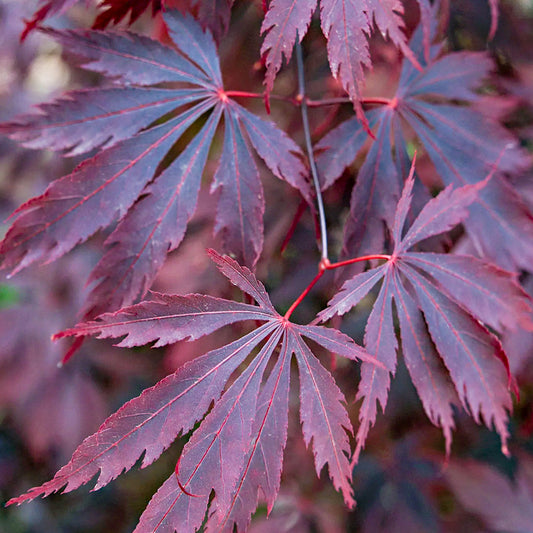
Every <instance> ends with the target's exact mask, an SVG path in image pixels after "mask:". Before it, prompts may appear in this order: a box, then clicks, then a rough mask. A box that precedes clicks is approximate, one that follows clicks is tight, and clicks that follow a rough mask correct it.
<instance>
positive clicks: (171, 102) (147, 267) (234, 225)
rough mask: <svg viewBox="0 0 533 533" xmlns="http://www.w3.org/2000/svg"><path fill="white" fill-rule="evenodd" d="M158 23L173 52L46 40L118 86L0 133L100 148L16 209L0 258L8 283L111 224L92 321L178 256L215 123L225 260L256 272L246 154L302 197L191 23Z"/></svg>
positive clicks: (254, 203)
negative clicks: (229, 256) (230, 93)
mask: <svg viewBox="0 0 533 533" xmlns="http://www.w3.org/2000/svg"><path fill="white" fill-rule="evenodd" d="M165 20H166V23H167V26H168V29H169V34H170V36H171V38H172V40H173V42H174V44H175V46H176V48H169V47H166V46H164V45H162V44H161V43H159V42H157V41H153V40H151V39H148V38H146V37H141V36H138V35H135V34H130V33H108V32H98V31H90V32H80V31H70V32H58V31H53V30H47V31H48V33H49V34H50V35H52V36H53V37H54V38H56V39H57V40H58V41H59V42H60V43H61V44H62V45H63V46H64V47H65V48H66V49H68V50H69V51H70V52H71V53H72V54H73V55H75V56H77V57H78V58H80V60H81V62H82V64H83V66H84V68H86V69H90V70H94V71H96V72H100V73H103V74H105V75H107V76H110V77H112V78H114V80H115V82H116V83H115V86H112V87H110V88H108V89H98V90H89V91H74V92H72V93H68V94H67V95H65V96H64V97H63V98H61V99H60V100H58V101H56V102H54V103H51V104H44V105H43V106H41V109H40V111H41V113H40V114H38V115H29V116H26V117H22V118H20V119H19V120H17V121H15V122H14V123H12V124H8V125H4V126H3V131H4V132H7V133H8V134H9V135H10V136H11V137H12V138H15V139H17V140H19V141H21V142H22V143H23V144H25V145H26V146H29V147H34V148H43V147H48V148H51V149H54V150H62V151H65V152H66V153H67V154H69V155H75V154H81V153H85V152H87V151H89V150H92V149H94V148H100V151H99V152H98V153H97V154H96V155H95V156H94V157H92V158H90V159H88V160H86V161H85V162H84V163H82V164H81V165H79V166H78V167H77V168H76V169H75V170H74V172H73V173H72V174H70V175H68V176H65V177H63V178H61V179H60V180H58V181H56V182H54V183H52V184H51V185H50V187H49V188H48V189H47V190H46V192H45V193H44V194H43V195H42V196H39V197H37V198H33V199H32V200H30V201H29V202H27V203H26V204H24V205H23V206H22V207H20V208H19V209H18V210H17V212H16V219H15V222H14V223H13V225H12V226H11V228H10V230H9V231H8V233H7V235H6V238H5V239H4V241H3V243H2V245H1V247H0V254H1V260H2V263H1V266H2V267H3V268H8V269H11V270H12V271H13V272H17V271H19V270H20V269H22V268H24V267H26V266H27V265H29V264H31V263H33V262H47V261H51V260H54V259H56V258H57V257H59V256H60V255H62V254H64V253H66V252H67V251H69V250H70V249H72V248H73V247H74V246H76V245H77V244H78V243H80V242H82V241H84V240H86V239H87V238H88V237H90V236H91V235H93V234H94V233H95V232H96V231H98V230H99V229H101V228H104V227H106V226H108V225H110V224H111V223H113V222H114V221H116V220H117V219H119V220H120V223H119V225H118V227H117V228H116V230H115V231H114V232H113V233H112V235H111V236H110V237H109V239H108V241H107V252H106V254H105V255H104V257H103V258H102V260H101V261H100V262H99V264H98V265H97V267H96V268H95V270H94V272H93V273H92V275H91V279H92V280H94V281H97V282H98V283H97V285H96V287H95V289H94V291H93V293H92V294H91V296H90V298H89V301H88V303H87V306H86V312H88V313H89V315H91V316H96V315H97V314H100V313H102V312H104V311H107V310H111V309H118V308H120V307H122V306H123V305H126V304H129V303H131V302H132V301H133V300H134V299H135V298H136V297H137V296H138V295H139V294H140V293H144V292H146V290H147V289H148V288H149V286H150V284H151V283H152V280H153V279H154V277H155V275H156V274H157V272H158V270H159V268H160V267H161V265H162V263H163V261H164V259H165V256H166V254H167V252H168V251H169V250H173V249H175V248H176V247H177V246H179V244H180V242H181V241H182V239H183V237H184V234H185V232H186V228H187V223H188V221H189V220H190V218H191V216H192V215H193V213H194V211H195V208H196V203H197V198H198V192H199V189H200V185H201V177H202V174H203V172H204V168H205V166H206V161H207V158H208V154H209V149H210V146H211V143H212V140H213V136H214V135H215V132H216V130H217V127H218V125H219V123H220V122H221V118H222V117H224V123H225V135H224V145H223V151H222V156H221V160H220V163H219V166H218V170H217V171H216V173H215V181H214V185H213V189H216V190H217V193H218V194H219V209H218V211H217V216H216V230H217V231H220V232H221V234H222V239H223V241H224V243H225V246H226V250H228V251H229V252H231V253H233V254H234V255H235V257H236V258H237V259H238V260H240V261H241V262H242V263H244V264H247V265H249V266H253V265H254V264H255V262H256V261H257V258H258V257H259V254H260V253H261V249H262V243H263V229H262V215H263V211H264V197H263V190H262V186H261V182H260V179H259V173H258V170H257V168H256V164H255V161H254V157H253V154H252V151H251V148H250V146H249V144H250V143H251V144H252V145H253V146H254V148H255V150H256V152H257V153H258V154H259V156H260V157H262V158H263V159H264V161H265V163H266V165H267V166H268V167H269V168H270V169H271V170H272V172H273V173H274V174H275V175H276V176H277V177H279V178H280V179H285V180H287V181H288V182H289V183H290V184H291V185H293V186H294V187H296V188H298V189H299V190H300V191H301V192H302V194H304V195H305V196H306V197H309V189H308V185H307V182H306V180H305V168H304V166H303V163H302V161H301V160H300V158H299V156H298V153H299V149H298V147H297V146H296V144H295V143H294V142H293V141H291V140H290V139H289V138H288V137H287V136H286V135H285V134H284V133H283V132H282V131H280V130H279V129H278V128H277V127H276V126H275V125H274V124H272V123H269V122H266V121H264V120H263V119H261V118H259V117H257V116H254V115H253V114H251V113H249V112H248V111H246V110H245V109H244V108H242V107H241V106H239V105H238V104H236V103H235V102H233V101H231V100H229V99H228V98H227V96H226V95H225V94H224V92H223V86H222V76H221V73H220V66H219V61H218V57H217V51H216V47H215V44H214V41H213V39H212V37H211V35H210V34H209V33H208V32H204V31H203V30H202V29H201V27H200V26H199V24H198V23H197V22H195V21H194V20H193V19H192V18H191V17H190V16H182V15H180V14H178V13H177V12H172V11H167V12H166V13H165ZM117 85H120V87H118V86H117ZM200 120H201V121H204V124H203V126H202V127H201V128H200V129H199V131H198V132H197V133H196V135H194V136H193V138H192V140H191V141H190V142H189V143H188V144H187V145H186V146H185V148H184V149H183V150H182V151H181V153H179V154H177V153H176V149H175V144H176V142H177V141H178V140H180V139H182V138H183V135H184V134H185V133H186V132H188V131H190V129H191V128H192V127H196V126H195V125H196V124H197V123H198V121H200ZM247 137H248V139H247ZM163 160H164V161H165V163H164V166H162V162H163Z"/></svg>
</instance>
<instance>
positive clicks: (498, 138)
mask: <svg viewBox="0 0 533 533" xmlns="http://www.w3.org/2000/svg"><path fill="white" fill-rule="evenodd" d="M434 24H435V22H434ZM423 41H424V39H423V35H422V28H418V30H417V31H416V32H415V34H414V36H413V38H412V41H411V43H410V44H411V48H412V50H413V51H414V52H415V53H416V55H417V58H418V60H419V63H420V64H422V65H423V66H424V70H423V71H422V72H419V71H418V70H416V69H415V68H414V67H413V65H412V64H411V63H410V62H409V61H404V65H403V69H402V73H401V77H400V81H399V86H398V89H397V91H396V95H395V97H394V98H393V99H392V100H391V101H390V103H389V105H384V106H382V107H380V108H378V109H372V110H370V111H369V112H368V113H367V119H368V123H369V125H370V127H371V128H373V129H374V134H375V137H376V138H375V140H374V141H373V144H372V146H371V147H370V150H369V152H368V154H367V156H366V159H365V162H364V163H363V166H362V167H361V169H360V170H359V173H358V177H357V182H356V184H355V187H354V189H353V192H352V197H351V205H350V215H349V217H348V220H347V223H346V226H345V235H344V251H343V254H344V255H345V256H347V257H353V256H357V255H364V254H366V253H372V252H374V251H375V250H376V249H382V248H383V244H384V239H385V235H386V231H385V229H386V228H387V229H388V230H390V229H391V228H392V223H393V213H394V208H395V205H396V202H397V201H398V198H399V195H400V191H401V188H402V181H403V177H404V176H406V175H407V173H408V172H407V170H408V168H409V166H410V158H409V156H408V151H407V143H408V141H409V136H408V135H410V133H409V131H414V132H415V134H416V136H417V137H418V139H419V141H420V142H421V143H422V145H423V147H424V149H425V150H426V152H427V154H428V155H429V157H430V159H431V161H432V162H433V164H434V166H435V169H436V171H437V173H438V174H439V176H440V177H441V179H442V181H443V182H444V184H445V185H454V186H457V187H459V186H462V185H465V184H473V183H477V182H479V181H481V180H482V179H484V178H485V177H486V176H487V175H489V174H492V173H494V174H495V176H494V177H493V178H492V179H491V180H490V182H489V183H488V184H487V186H486V187H484V188H483V189H482V190H481V191H480V193H479V197H478V199H477V200H476V202H474V203H473V204H472V205H471V207H470V216H469V217H468V219H467V220H466V222H465V227H466V230H467V232H468V234H469V235H470V236H471V238H472V240H473V241H474V243H475V245H476V247H477V250H478V253H479V254H480V255H482V256H485V257H487V258H488V259H490V260H491V261H492V262H495V263H497V264H499V265H500V266H502V268H505V269H506V270H516V269H520V268H521V269H526V270H529V269H530V268H531V264H533V217H532V215H531V213H530V212H529V211H528V209H527V207H526V205H525V203H524V202H523V201H522V199H521V198H520V197H519V196H518V195H517V193H516V191H515V189H514V188H512V187H511V186H510V185H509V183H508V182H507V181H506V180H505V178H504V177H503V174H515V175H516V174H519V173H520V172H522V171H523V170H524V169H525V168H526V167H527V165H528V164H529V158H528V157H527V156H526V155H525V154H524V153H523V152H522V151H521V150H520V149H519V148H518V145H517V142H516V139H515V138H514V137H513V136H512V135H511V134H510V133H509V132H508V131H507V130H505V129H504V128H503V127H502V126H501V125H499V124H498V123H496V122H494V121H491V120H489V119H487V118H485V117H484V116H483V115H481V113H479V112H478V111H476V110H475V109H473V108H472V107H471V106H470V105H465V104H472V103H475V102H476V100H477V99H478V98H479V95H478V94H476V92H474V90H475V89H476V88H478V87H479V86H480V85H481V82H482V80H483V79H484V78H485V77H487V75H488V74H489V71H490V69H491V67H492V62H491V61H490V59H489V57H488V56H487V55H486V54H483V53H474V52H456V53H451V54H447V55H442V56H441V55H440V53H441V46H437V45H434V46H432V47H431V49H430V52H429V58H428V60H427V61H426V59H425V55H424V46H423ZM406 125H407V126H408V127H406ZM365 129H366V126H365V125H364V124H363V123H361V122H360V121H359V120H357V118H353V119H351V120H348V121H346V122H344V123H343V124H341V125H340V126H339V127H337V128H336V129H334V130H333V131H331V132H330V133H328V135H326V136H325V137H324V138H323V139H322V140H321V141H320V142H319V143H318V144H317V146H316V149H317V151H318V150H321V153H320V154H319V155H318V156H317V164H318V168H319V172H320V175H321V179H322V183H323V187H324V188H327V187H329V186H330V185H331V184H332V183H334V182H335V180H336V179H337V178H338V177H339V176H340V175H341V174H342V172H343V171H344V169H345V168H346V167H347V166H348V165H350V164H351V163H352V161H353V160H354V159H355V157H356V156H357V154H358V153H359V152H360V150H361V149H362V147H363V145H364V143H365V141H366V140H367V137H368V136H367V135H366V131H365ZM502 150H503V153H502ZM428 199H429V196H428V194H427V192H426V191H425V189H424V187H423V186H422V185H421V184H419V183H417V185H416V187H415V196H414V203H415V205H416V206H417V209H419V208H420V207H421V206H422V205H423V204H424V203H425V202H426V201H427V200H428ZM487 230H488V231H487Z"/></svg>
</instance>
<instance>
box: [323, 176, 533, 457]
mask: <svg viewBox="0 0 533 533" xmlns="http://www.w3.org/2000/svg"><path fill="white" fill-rule="evenodd" d="M413 187H414V171H413V169H412V170H411V173H410V175H409V177H408V179H407V180H406V182H405V186H404V189H403V193H402V196H401V198H400V200H399V202H398V207H397V209H396V213H395V216H394V221H393V230H392V233H393V239H394V250H393V252H392V255H391V257H390V260H388V261H387V262H386V263H385V264H382V265H381V266H378V267H376V268H372V269H371V270H368V271H366V272H364V273H361V274H357V275H355V276H354V277H352V278H351V279H349V280H347V281H346V282H345V283H344V285H343V286H342V289H341V290H340V292H338V293H337V294H336V295H335V296H334V297H333V298H332V300H331V301H330V302H329V306H328V308H327V309H325V310H324V311H322V312H321V313H320V314H319V316H320V317H321V319H322V321H325V320H327V319H329V318H331V317H332V316H334V315H336V314H338V315H342V314H344V313H346V312H348V311H349V310H350V309H352V308H353V307H354V306H355V305H357V303H359V302H360V301H361V299H362V298H364V297H365V296H366V295H367V294H368V293H369V291H370V290H371V289H372V288H373V287H374V286H375V285H376V284H377V283H378V282H380V281H381V288H380V290H379V293H378V296H377V299H376V301H375V304H374V306H373V309H372V312H371V313H370V316H369V318H368V322H367V326H366V331H365V345H366V348H367V350H368V351H369V353H372V354H374V355H375V356H376V357H377V358H378V360H380V361H381V362H382V363H383V364H384V365H385V366H386V367H387V368H388V369H391V368H392V369H394V367H395V365H396V350H397V342H396V334H395V330H394V322H393V302H394V306H395V307H396V313H397V315H398V319H399V324H400V331H401V341H402V352H403V356H404V359H405V364H406V366H407V368H408V370H409V373H410V375H411V379H412V381H413V384H414V386H415V388H416V390H417V391H418V394H419V396H420V398H421V400H422V403H423V405H424V409H425V411H426V413H427V415H428V417H429V418H430V420H431V421H432V422H433V423H434V424H436V425H438V426H440V427H442V429H443V432H444V435H445V439H446V450H447V452H448V453H449V450H450V445H451V432H452V429H453V427H454V422H453V413H452V405H453V404H455V403H458V402H460V403H461V404H462V405H463V407H464V408H465V410H466V411H469V412H470V413H471V414H472V416H473V417H474V419H475V420H476V422H478V423H479V422H480V421H481V420H483V422H484V423H485V424H486V425H487V426H489V427H490V426H492V425H494V427H495V429H496V431H497V432H498V433H499V434H500V436H501V439H502V450H503V451H504V452H506V450H507V444H506V443H507V438H508V435H509V433H508V430H507V410H509V409H510V408H511V397H510V394H509V390H508V379H509V367H508V362H507V357H506V355H505V353H504V351H503V349H502V347H501V343H500V341H499V339H498V338H497V337H496V336H495V335H494V334H493V333H492V332H491V331H490V330H489V329H488V328H487V327H486V326H485V325H484V324H486V325H487V326H490V327H491V328H492V329H494V330H496V331H502V329H503V328H504V327H506V328H507V327H512V328H515V327H516V326H517V324H520V325H522V326H524V327H526V328H529V329H531V327H532V322H531V319H530V312H531V308H530V306H529V302H528V298H527V295H526V294H525V292H524V291H523V290H522V289H521V287H520V285H519V284H518V283H517V280H516V277H515V276H514V275H512V274H511V273H509V272H506V271H504V270H501V269H500V268H498V267H496V266H494V265H492V264H490V263H487V262H485V261H483V260H480V259H477V258H475V257H470V256H460V255H449V254H435V253H423V252H414V251H409V250H410V248H412V247H413V246H414V245H415V244H417V243H418V242H420V241H422V240H424V239H427V238H428V237H431V236H434V235H438V234H440V233H442V232H445V231H448V230H449V229H451V228H452V227H453V226H455V225H456V224H458V223H460V222H461V221H462V220H464V219H465V218H466V217H467V216H468V207H469V206H470V205H471V204H472V203H473V202H475V201H476V198H477V196H478V194H480V192H481V191H482V189H483V187H488V184H487V183H486V182H480V183H478V184H474V185H465V186H464V187H460V188H455V189H454V188H453V187H452V186H448V187H447V188H446V189H444V191H442V192H441V193H440V194H439V195H438V196H437V197H436V198H434V199H432V200H430V201H429V202H428V203H427V204H426V205H425V207H424V208H423V209H422V210H421V212H420V214H419V215H418V216H417V217H416V218H415V220H414V221H413V223H412V224H411V225H410V228H409V229H408V230H407V231H406V233H405V235H403V236H402V231H403V227H404V225H405V222H406V218H407V215H408V212H409V208H410V205H411V196H412V191H413ZM506 370H507V373H508V376H507V377H506ZM446 371H447V372H446ZM392 373H394V370H393V371H392ZM390 375H391V373H390V372H389V371H387V370H385V369H383V368H379V367H377V366H375V365H374V366H371V365H367V364H365V363H364V364H363V366H362V369H361V382H360V384H359V390H358V394H357V398H362V399H363V403H362V406H361V410H360V414H359V418H360V422H361V425H360V427H359V430H358V433H357V448H356V451H355V456H354V457H355V459H357V457H358V455H359V453H360V450H361V448H362V447H363V446H364V442H365V439H366V437H367V434H368V431H369V428H370V426H371V425H373V424H374V422H375V419H376V414H377V404H378V402H379V404H380V405H381V407H382V409H385V406H386V403H387V396H388V391H389V386H390ZM452 383H453V386H452ZM454 389H455V390H454Z"/></svg>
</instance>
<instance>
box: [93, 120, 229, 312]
mask: <svg viewBox="0 0 533 533" xmlns="http://www.w3.org/2000/svg"><path fill="white" fill-rule="evenodd" d="M219 119H220V111H219V110H215V111H214V112H213V114H212V115H211V116H210V117H209V119H208V121H207V122H206V124H205V125H204V127H203V128H202V130H201V131H200V132H199V133H198V134H197V135H196V137H195V138H194V139H193V140H192V141H191V142H190V144H189V145H188V146H187V148H186V149H185V150H184V151H183V152H182V153H181V154H180V155H179V156H178V157H177V158H176V160H175V161H174V162H173V163H172V164H171V165H170V166H169V167H168V168H166V169H165V170H164V171H163V172H162V173H161V174H160V175H159V176H158V177H157V179H156V180H155V182H153V183H151V184H150V185H149V186H148V187H147V188H146V189H145V190H144V193H145V194H146V196H143V197H142V198H141V200H140V201H138V202H137V203H136V204H135V205H134V206H133V207H132V208H131V209H130V210H129V211H128V213H127V214H126V216H125V217H124V218H123V219H122V221H121V222H120V224H119V225H118V227H117V229H116V230H115V231H114V232H113V233H112V234H111V236H110V237H109V238H108V239H107V240H106V245H107V246H108V251H107V253H106V254H105V255H104V256H103V257H102V259H101V260H100V262H99V263H98V265H97V266H96V267H95V269H94V270H93V272H92V273H91V277H90V280H98V279H99V278H102V279H101V281H100V282H99V283H98V285H97V286H96V287H94V289H93V290H92V291H91V294H90V295H89V297H88V301H87V306H86V312H87V314H88V316H96V315H99V314H101V313H103V312H105V311H107V310H108V309H119V308H120V307H123V306H124V305H129V304H131V303H132V302H133V300H134V299H135V297H136V296H137V295H138V294H140V293H141V294H144V293H146V291H147V290H148V289H149V288H150V285H151V284H152V281H153V280H154V278H155V276H156V274H157V273H158V271H159V269H160V268H161V265H162V264H163V262H164V261H165V257H166V255H167V253H168V252H169V251H171V250H174V249H176V248H177V247H178V246H179V244H180V243H181V241H182V239H183V237H184V235H185V231H186V229H187V223H188V222H189V220H190V218H191V217H192V215H193V213H194V211H195V209H196V203H197V197H198V191H199V189H200V182H201V176H202V173H203V170H204V167H205V164H206V161H207V155H208V153H209V148H210V145H211V141H212V139H213V135H214V134H215V129H216V127H217V125H218V122H219ZM178 172H179V178H178V179H176V174H178Z"/></svg>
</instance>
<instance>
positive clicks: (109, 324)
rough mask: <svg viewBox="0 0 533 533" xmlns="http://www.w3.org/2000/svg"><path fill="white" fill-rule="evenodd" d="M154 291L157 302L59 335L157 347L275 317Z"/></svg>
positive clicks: (205, 298)
mask: <svg viewBox="0 0 533 533" xmlns="http://www.w3.org/2000/svg"><path fill="white" fill-rule="evenodd" d="M152 294H153V295H154V297H155V298H156V300H155V301H149V302H141V303H139V304H135V305H132V306H129V307H125V308H123V309H121V310H120V311H117V312H115V313H106V314H104V315H100V317H98V320H96V321H93V322H87V323H85V324H80V325H78V326H76V327H74V328H72V329H70V330H67V331H64V332H62V333H59V334H58V335H56V338H61V337H65V336H72V335H74V336H76V337H79V336H85V335H97V336H98V338H101V339H104V338H109V337H112V338H117V337H122V336H123V335H126V337H125V338H124V339H123V340H122V341H121V342H120V343H119V344H118V345H117V346H124V347H131V346H141V345H143V344H147V343H148V342H154V341H155V344H154V347H158V346H164V345H165V344H169V343H172V342H177V341H179V340H182V339H190V340H194V339H197V338H199V337H201V336H202V335H208V334H209V333H212V332H213V331H216V330H217V329H219V328H221V327H222V326H225V325H228V324H233V323H235V322H239V321H241V320H270V319H271V318H272V317H273V316H274V314H273V313H272V312H270V311H268V310H264V309H261V308H259V307H257V306H255V305H249V304H243V303H238V302H232V301H230V300H222V299H220V298H214V297H213V296H205V295H202V294H189V295H188V296H178V295H168V294H158V293H152Z"/></svg>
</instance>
